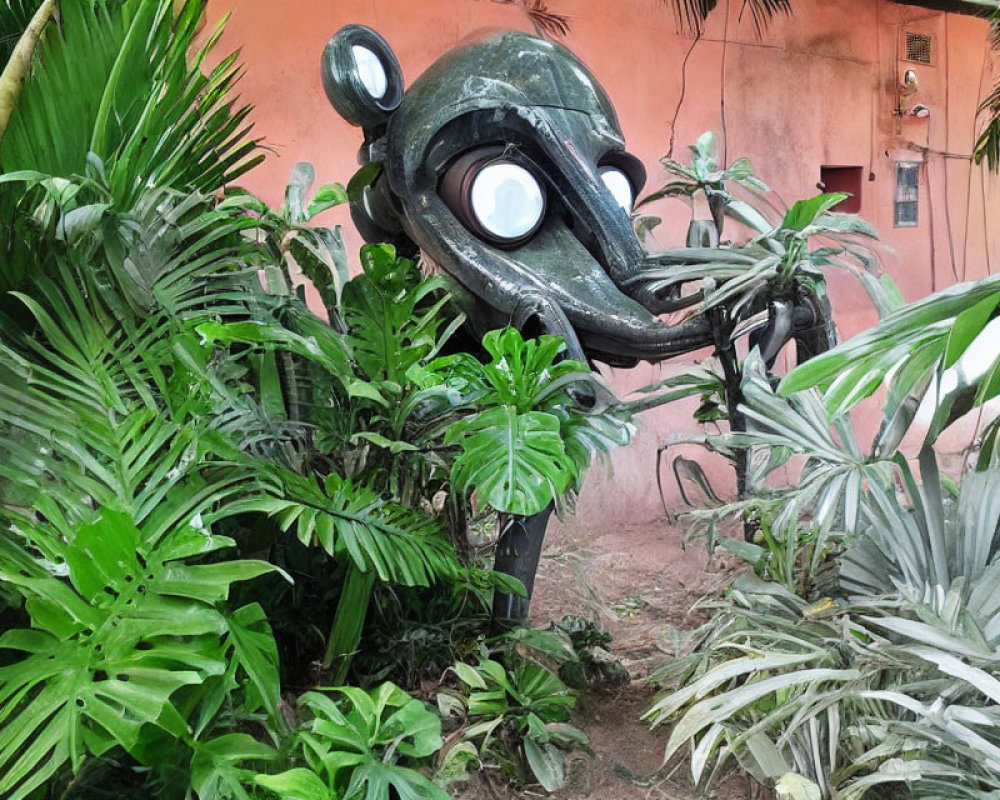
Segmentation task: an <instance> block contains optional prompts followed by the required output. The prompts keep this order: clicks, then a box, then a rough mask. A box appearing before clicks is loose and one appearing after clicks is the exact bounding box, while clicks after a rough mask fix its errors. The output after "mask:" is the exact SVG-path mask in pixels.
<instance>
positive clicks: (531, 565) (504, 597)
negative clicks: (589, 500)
mask: <svg viewBox="0 0 1000 800" xmlns="http://www.w3.org/2000/svg"><path fill="white" fill-rule="evenodd" d="M550 516H552V505H551V504H549V505H548V506H546V507H545V508H543V509H542V510H541V511H539V512H538V513H537V514H532V515H531V516H530V517H521V516H510V517H504V518H502V521H501V525H502V526H503V527H502V528H501V530H500V539H499V541H498V542H497V552H496V556H495V558H494V562H493V568H494V569H495V570H496V571H497V572H502V573H504V574H505V575H510V576H512V577H514V578H517V579H518V580H519V581H521V583H523V584H524V588H525V589H526V590H527V592H528V596H527V597H518V596H517V595H514V594H503V593H501V592H496V593H495V594H494V595H493V619H495V620H496V621H497V622H499V623H500V624H501V625H505V626H508V627H514V626H518V625H523V624H524V623H525V622H527V620H528V606H529V604H530V603H531V591H532V589H533V588H534V586H535V573H536V572H537V571H538V561H539V559H540V558H541V556H542V542H543V540H544V539H545V528H546V526H547V525H548V523H549V517H550Z"/></svg>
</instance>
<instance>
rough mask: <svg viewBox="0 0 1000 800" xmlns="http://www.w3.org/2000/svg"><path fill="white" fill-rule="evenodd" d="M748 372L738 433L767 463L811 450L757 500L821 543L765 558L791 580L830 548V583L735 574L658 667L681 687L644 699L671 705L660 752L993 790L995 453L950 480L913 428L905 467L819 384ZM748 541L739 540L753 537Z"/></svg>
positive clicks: (809, 773)
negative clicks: (696, 633)
mask: <svg viewBox="0 0 1000 800" xmlns="http://www.w3.org/2000/svg"><path fill="white" fill-rule="evenodd" d="M744 389H745V393H746V397H747V402H748V405H747V406H746V407H745V409H744V410H745V413H746V414H747V417H748V419H749V420H751V422H752V427H751V430H750V431H748V432H747V433H746V434H741V435H740V436H739V441H740V442H741V443H743V444H747V445H751V446H755V447H760V448H761V449H762V450H763V451H764V454H765V455H766V456H767V457H768V458H767V459H766V463H767V464H769V465H770V464H780V463H783V461H784V460H785V459H786V458H787V454H788V453H791V452H797V453H801V454H803V455H805V456H806V457H807V460H806V465H805V467H804V468H803V479H802V481H801V482H800V484H799V485H796V486H791V487H788V488H785V489H779V490H775V491H774V492H773V494H772V497H770V498H767V497H765V498H764V500H763V502H764V503H765V504H768V503H773V506H772V508H774V512H773V513H774V516H773V518H772V519H773V521H774V524H775V526H777V525H778V524H779V523H780V527H781V530H782V531H784V535H785V536H787V537H790V538H791V539H792V541H797V542H801V541H802V539H801V538H798V539H796V538H795V537H800V536H801V531H802V530H803V529H804V528H805V529H808V530H812V531H814V532H815V533H816V535H815V536H814V537H813V538H812V539H811V545H812V546H815V547H816V549H815V550H814V551H813V552H812V554H811V555H809V554H808V552H806V554H805V556H804V557H803V554H802V553H798V554H794V550H793V549H792V548H793V547H794V546H793V545H787V548H789V549H787V552H788V553H793V554H794V555H795V557H794V558H793V559H792V561H791V566H790V567H789V568H788V571H787V573H782V574H781V575H777V574H774V573H771V574H769V575H768V576H769V577H775V578H785V577H787V579H786V580H783V582H784V583H785V584H786V585H787V586H788V588H791V589H794V590H796V591H799V592H804V591H805V590H806V581H804V580H803V578H804V576H805V575H806V574H809V573H810V572H814V570H815V563H816V562H820V563H823V562H826V560H827V559H829V558H830V556H831V555H833V554H837V553H842V555H841V557H840V559H839V568H838V569H837V571H836V572H835V573H834V575H835V576H837V577H838V578H839V587H838V586H837V585H831V586H829V587H828V588H829V590H830V592H831V594H830V595H829V596H825V597H824V596H823V595H820V594H817V593H816V591H815V587H813V592H812V602H810V600H806V599H803V598H801V597H799V596H797V595H796V594H793V593H791V592H789V591H788V590H787V589H785V588H782V587H781V586H778V585H777V584H775V583H763V582H760V581H756V580H753V579H749V578H743V579H741V580H740V581H738V582H737V584H736V585H735V586H734V588H733V589H732V591H731V593H730V595H729V598H728V599H727V601H726V602H724V603H723V604H722V605H721V606H720V607H719V609H718V611H717V613H716V615H715V616H714V617H713V619H712V621H711V622H710V623H709V624H708V625H707V626H706V628H705V630H704V631H703V638H702V639H701V643H700V644H699V646H698V647H697V649H696V651H695V652H694V653H692V654H691V655H690V656H687V657H685V658H682V659H680V660H679V661H677V662H675V663H674V664H672V665H669V666H668V667H667V668H666V669H665V670H664V672H663V673H662V674H661V676H660V679H661V680H663V681H665V682H667V683H669V684H670V685H672V686H681V687H682V688H677V689H675V690H673V691H671V692H669V693H667V694H666V695H664V696H663V697H662V698H660V699H659V700H658V701H657V703H656V704H655V705H654V706H653V708H652V709H650V711H649V712H648V714H647V718H649V719H650V720H651V721H652V722H653V724H654V725H658V724H663V723H667V722H672V723H674V727H673V729H672V732H671V736H670V740H669V742H668V745H667V751H666V757H667V758H668V759H669V758H670V757H672V756H673V754H675V753H676V752H678V751H679V749H680V748H682V747H685V746H687V747H689V748H690V753H691V764H692V772H693V775H694V778H695V780H696V781H699V782H702V783H706V784H707V783H709V782H711V780H712V779H713V778H714V777H715V776H717V775H718V774H719V770H720V769H721V767H722V765H723V764H724V763H725V762H726V761H727V760H728V759H729V758H730V757H735V758H736V759H737V760H738V761H739V763H740V765H741V766H742V767H743V768H744V769H746V770H747V771H749V772H750V773H751V774H752V775H753V776H754V777H755V778H757V779H758V780H760V781H761V782H762V783H765V784H767V785H771V786H775V785H776V784H780V785H781V787H782V791H787V792H789V793H791V794H790V795H789V796H795V797H802V798H810V797H822V798H860V797H863V796H866V795H867V794H868V793H869V792H871V793H873V794H877V796H883V793H885V792H895V791H896V790H897V789H898V791H899V792H900V793H901V796H913V797H927V798H932V797H945V796H946V797H968V798H986V797H990V796H992V793H993V792H995V791H996V788H997V786H998V781H1000V770H998V767H1000V761H998V760H997V759H996V754H997V752H1000V751H998V750H996V747H997V741H998V737H997V736H996V733H995V728H996V718H997V708H998V706H997V700H998V696H997V695H996V693H995V692H994V691H993V689H992V688H991V687H993V685H994V684H995V683H996V682H997V679H998V676H1000V665H998V663H997V661H996V657H995V650H996V647H997V644H998V641H997V634H998V632H1000V599H998V595H997V592H996V570H997V569H1000V552H998V542H1000V505H998V504H997V501H996V499H995V498H996V496H997V489H998V488H1000V487H998V481H1000V471H997V470H996V469H995V468H993V467H992V466H991V461H990V459H991V457H992V456H991V455H990V454H989V453H988V452H987V453H984V454H983V457H982V458H981V460H980V463H979V465H978V468H977V469H973V470H971V471H969V472H967V473H966V474H965V475H964V476H963V478H962V480H961V482H960V483H959V484H958V485H954V484H952V483H950V482H949V481H948V480H947V479H945V478H943V477H942V476H941V474H940V468H939V466H938V463H937V458H936V456H935V454H934V452H933V450H932V449H931V448H929V447H927V446H925V447H924V448H923V450H922V451H921V453H920V456H919V459H918V460H919V465H920V477H919V479H918V477H917V476H916V475H915V474H914V472H913V470H912V469H911V467H910V464H909V462H908V461H907V460H906V459H905V458H903V457H902V456H901V455H899V454H895V455H894V454H892V453H886V454H878V453H873V454H871V455H867V456H866V455H864V454H863V453H862V452H861V450H860V449H859V448H858V446H857V444H856V443H855V437H854V436H853V432H852V431H851V428H850V426H849V424H848V422H847V420H846V419H845V418H843V417H834V419H833V428H834V430H835V431H836V432H837V434H838V435H837V436H834V435H833V434H831V431H830V423H829V422H828V419H827V416H826V414H825V413H824V409H823V406H822V402H823V401H822V398H820V397H818V396H816V395H810V394H808V393H802V394H798V395H793V396H792V397H790V398H788V399H784V398H781V397H779V396H777V395H775V393H774V392H773V391H772V390H771V388H770V386H769V384H768V383H767V382H766V381H765V380H763V379H762V378H761V377H754V376H753V375H748V378H747V381H746V383H745V385H744ZM726 510H727V509H723V510H722V511H721V512H720V511H716V512H710V515H709V516H710V518H712V516H713V515H714V516H716V518H717V515H718V514H719V513H725V512H726ZM732 510H733V508H731V507H730V508H729V509H728V511H732ZM824 537H825V538H824ZM820 542H823V543H825V544H824V545H823V547H822V548H821V547H819V546H818V544H819V543H820ZM751 547H752V546H748V545H744V544H743V543H740V547H739V548H734V549H736V550H737V551H738V552H741V553H745V554H747V555H750V556H751V557H752V559H753V560H757V559H758V558H761V557H762V556H763V555H764V554H761V553H757V554H754V553H752V551H751V550H750V548H751ZM774 563H775V562H774V561H772V562H770V565H769V566H773V565H774ZM796 792H797V793H798V794H795V793H796ZM904 792H905V793H906V794H905V795H903V794H902V793H904ZM890 796H896V795H895V794H891V795H890Z"/></svg>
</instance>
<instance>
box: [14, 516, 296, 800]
mask: <svg viewBox="0 0 1000 800" xmlns="http://www.w3.org/2000/svg"><path fill="white" fill-rule="evenodd" d="M15 524H17V525H18V526H19V529H20V530H21V533H22V536H23V540H24V541H23V546H25V547H26V548H30V549H33V550H35V551H36V552H45V553H48V554H50V556H51V557H52V558H53V559H57V560H52V561H49V562H48V564H47V569H45V570H43V569H41V568H36V569H34V570H32V572H33V573H34V574H31V573H29V574H24V573H23V572H18V571H16V570H13V569H11V568H10V567H9V566H7V565H6V564H0V577H2V579H3V580H5V581H8V582H9V583H10V584H12V585H14V586H17V587H18V589H19V590H20V591H21V593H22V594H23V595H24V596H25V598H26V609H27V612H28V614H29V615H30V618H31V624H32V629H31V630H10V631H7V632H6V633H5V634H4V635H3V636H2V637H0V650H7V651H13V652H20V653H21V657H20V658H17V659H16V660H14V661H13V662H12V663H10V664H9V665H7V666H4V667H0V687H2V689H0V731H2V733H0V774H2V775H3V778H2V779H0V791H3V793H4V796H6V797H11V798H21V797H27V796H28V795H29V794H30V793H31V791H32V790H33V789H34V788H35V787H37V786H39V785H41V784H43V783H44V782H45V781H47V780H48V779H50V778H51V777H52V776H53V774H55V773H56V772H57V771H58V770H60V769H61V768H62V767H63V765H64V764H65V762H67V761H69V762H70V763H71V765H72V767H73V769H74V770H78V769H79V767H80V765H81V763H82V761H83V759H84V757H85V756H86V755H87V754H92V755H101V754H103V753H105V752H107V750H108V749H109V748H111V747H113V746H115V745H119V746H121V747H122V748H124V749H125V750H126V751H127V752H129V753H136V752H137V751H138V748H139V744H140V739H141V737H142V735H143V732H144V730H143V726H144V725H156V726H158V727H160V728H162V729H163V730H165V731H167V732H168V733H170V734H171V735H173V736H176V737H178V738H181V739H184V738H186V736H187V735H188V721H187V719H186V718H185V714H184V712H183V709H179V708H178V707H177V705H175V702H176V695H177V693H178V690H179V689H181V688H182V687H185V686H192V685H198V686H202V685H204V684H205V683H206V681H207V680H209V679H210V678H215V679H221V678H222V676H224V675H226V674H227V672H229V671H230V663H232V671H233V672H235V670H236V668H237V667H240V668H241V669H242V670H250V671H252V673H253V674H251V676H250V677H251V678H252V679H253V680H254V681H255V682H257V683H258V684H259V685H260V686H261V688H262V690H263V691H264V692H265V693H266V694H267V695H272V694H273V696H268V697H267V700H268V705H269V706H270V707H271V708H275V707H276V698H277V693H276V689H277V687H276V685H275V684H274V683H273V678H274V677H276V675H275V674H274V673H273V669H272V667H273V664H271V663H269V660H268V657H267V653H266V651H265V652H263V653H259V654H258V655H257V657H256V659H257V660H256V662H255V660H254V659H253V658H248V659H246V660H243V659H241V658H239V656H238V655H237V654H234V653H233V649H234V643H233V639H234V636H238V634H235V631H230V628H229V623H228V620H227V618H226V616H225V614H224V613H221V612H220V609H219V604H220V603H221V602H222V601H224V600H225V599H226V597H227V595H228V591H229V586H230V584H231V583H232V582H234V581H240V580H249V579H251V578H254V577H255V576H257V575H259V574H261V573H262V572H265V571H269V570H271V569H273V567H271V566H270V565H269V564H265V563H262V562H253V561H218V562H215V563H212V564H200V565H199V564H187V563H185V562H186V561H187V560H188V559H191V558H193V557H200V556H204V555H206V554H209V553H212V552H214V551H217V550H219V549H221V548H226V547H231V546H232V545H233V544H234V542H232V540H230V539H226V538H225V537H220V536H213V535H212V534H211V533H209V532H208V531H206V530H204V529H196V528H195V527H193V526H192V524H191V523H190V522H189V523H188V524H182V525H180V526H178V527H176V528H174V529H173V530H171V531H169V532H168V533H167V534H166V535H164V536H162V537H159V536H157V535H156V532H155V528H154V529H153V534H152V535H150V532H149V530H148V529H147V531H145V532H144V531H140V529H139V528H137V527H136V525H135V523H134V522H133V520H132V519H131V518H130V517H129V516H128V515H127V514H123V513H121V512H115V511H111V510H107V509H105V510H103V511H102V512H101V513H100V514H99V516H98V517H97V518H96V519H95V521H94V522H92V523H90V524H88V525H81V526H79V527H77V528H76V529H75V530H72V531H65V530H64V531H61V532H57V531H54V530H50V529H49V527H50V526H49V525H46V524H40V523H32V522H29V521H27V520H18V521H17V522H15ZM59 533H61V534H62V535H59ZM64 537H65V538H64ZM70 537H71V538H70ZM62 575H65V576H66V578H68V583H67V581H66V580H65V579H63V578H62V577H61V576H62ZM247 612H250V613H252V609H247ZM243 616H245V613H244V614H243ZM265 630H266V628H265ZM243 649H244V646H243V644H242V643H239V642H237V643H236V644H235V650H236V651H237V653H239V651H241V650H243ZM252 649H253V648H252V646H251V650H252ZM271 657H272V658H273V650H272V653H271ZM258 669H259V671H258ZM269 673H270V674H269ZM268 678H272V680H268Z"/></svg>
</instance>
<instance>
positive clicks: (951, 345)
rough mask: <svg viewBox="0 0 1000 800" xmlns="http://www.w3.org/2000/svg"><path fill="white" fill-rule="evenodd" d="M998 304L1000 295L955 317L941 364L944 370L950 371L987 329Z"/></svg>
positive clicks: (979, 303)
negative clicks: (984, 329) (985, 328)
mask: <svg viewBox="0 0 1000 800" xmlns="http://www.w3.org/2000/svg"><path fill="white" fill-rule="evenodd" d="M998 304H1000V293H997V294H995V295H993V296H991V297H987V298H985V299H983V300H981V301H980V302H978V303H976V304H975V305H974V306H972V307H971V308H967V309H965V310H964V311H963V312H962V313H961V314H959V315H958V316H957V317H955V321H954V323H952V326H951V333H949V334H948V344H947V346H946V347H945V353H944V361H943V362H942V364H941V366H942V368H943V369H948V367H950V366H952V365H953V364H954V363H955V362H956V361H958V359H960V358H961V357H962V354H963V353H964V352H965V351H966V350H967V349H968V347H969V345H970V344H972V343H973V342H974V341H975V339H976V337H977V336H979V334H980V333H981V332H982V330H983V328H984V327H986V323H988V322H989V321H990V319H991V318H992V316H993V312H994V311H996V308H997V305H998Z"/></svg>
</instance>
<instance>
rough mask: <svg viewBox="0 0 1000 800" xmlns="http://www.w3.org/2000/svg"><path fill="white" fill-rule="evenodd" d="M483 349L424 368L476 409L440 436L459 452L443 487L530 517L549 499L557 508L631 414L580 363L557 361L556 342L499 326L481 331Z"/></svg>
mask: <svg viewBox="0 0 1000 800" xmlns="http://www.w3.org/2000/svg"><path fill="white" fill-rule="evenodd" d="M483 348H484V349H485V350H486V352H487V353H489V354H490V356H491V360H490V362H489V363H487V364H481V363H480V362H478V361H477V360H476V359H475V358H473V357H472V356H470V355H468V354H459V355H457V356H450V357H447V358H442V359H438V360H437V361H436V362H434V363H432V364H431V365H430V368H431V369H432V370H437V371H438V372H439V373H441V374H442V375H444V376H445V380H446V382H447V383H448V385H450V386H454V387H456V388H458V389H459V390H460V391H462V392H463V393H464V394H466V395H467V396H468V402H469V405H471V406H475V407H477V408H479V409H480V410H478V411H477V412H476V413H475V414H473V415H472V416H470V417H467V418H465V419H462V420H459V421H458V422H456V423H454V424H453V425H452V426H451V427H450V428H449V430H448V433H447V436H446V438H445V441H446V442H447V443H448V444H459V445H461V446H462V449H463V452H462V454H461V455H460V456H458V458H457V459H456V460H455V462H454V464H453V465H452V471H451V481H452V488H453V490H454V491H456V492H458V493H467V492H470V491H471V490H472V489H475V490H476V492H477V493H478V497H479V500H480V501H481V502H485V503H487V504H489V505H490V506H492V507H493V508H494V509H496V510H497V511H500V512H503V513H507V514H534V513H535V512H537V511H541V510H542V509H543V508H545V506H547V505H548V504H549V503H552V502H555V503H556V504H557V507H560V508H561V507H562V503H563V502H564V500H565V499H566V497H565V496H566V494H567V492H568V491H569V490H570V489H572V488H574V487H579V485H580V484H581V483H582V481H583V477H584V475H585V473H586V470H587V467H589V466H590V463H591V461H592V460H593V457H594V456H595V455H598V454H602V453H607V452H609V451H610V450H612V449H613V448H615V447H617V446H619V445H622V444H626V443H628V441H629V439H630V437H631V434H632V430H633V427H632V425H631V416H630V414H629V412H628V410H627V409H624V408H622V407H621V406H620V404H619V403H618V400H617V398H616V397H615V396H614V394H613V393H612V392H611V390H610V389H609V388H608V387H607V386H606V385H605V384H604V383H603V381H601V379H600V377H599V376H597V375H595V374H594V373H592V372H591V371H590V368H589V367H587V365H586V364H583V363H580V362H578V361H573V360H572V359H567V358H562V354H563V353H564V352H565V349H566V346H565V344H564V343H563V341H562V340H561V339H558V338H556V337H554V336H540V337H538V338H537V339H527V340H525V339H523V338H522V337H521V334H520V332H519V331H517V330H516V329H514V328H506V329H504V330H498V331H490V332H489V333H487V334H486V336H484V337H483ZM560 359H561V360H560ZM581 400H586V402H581Z"/></svg>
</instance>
